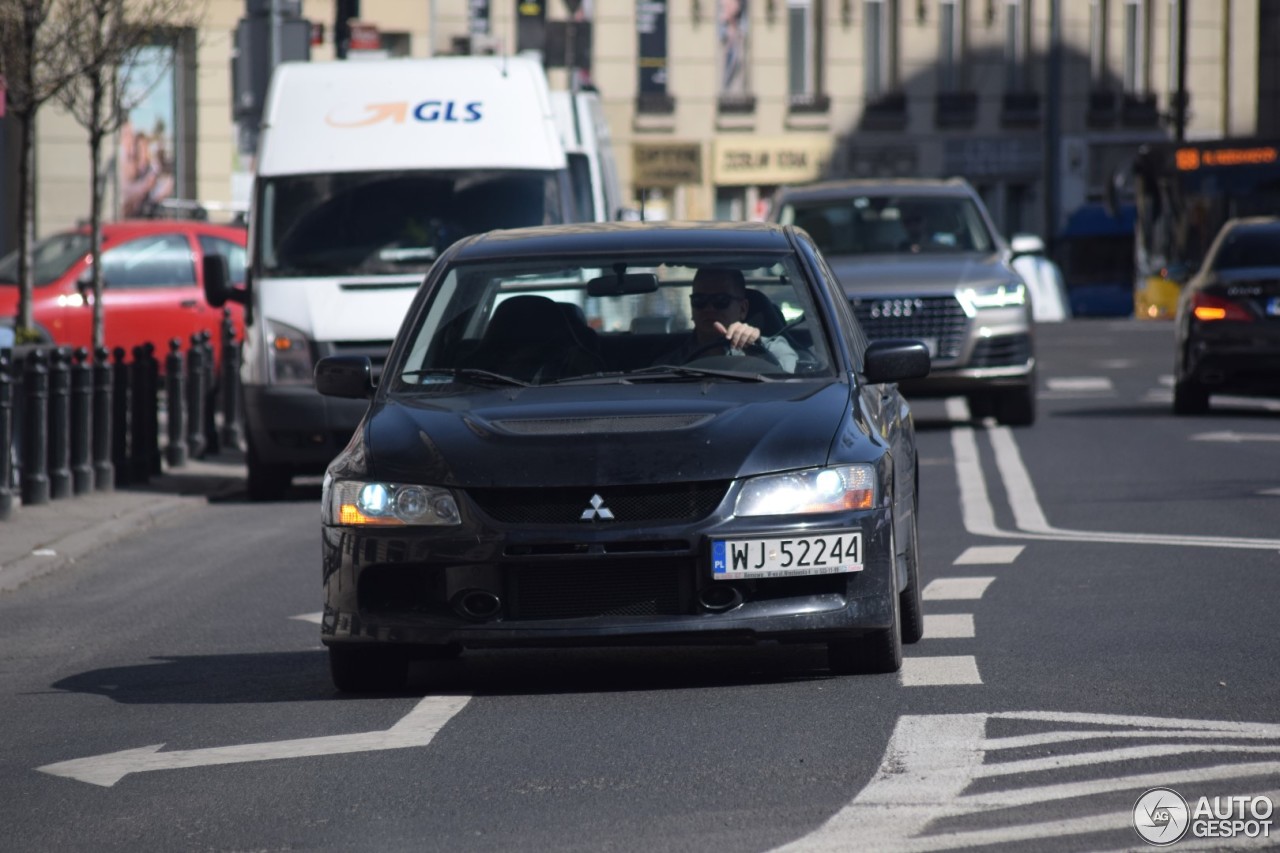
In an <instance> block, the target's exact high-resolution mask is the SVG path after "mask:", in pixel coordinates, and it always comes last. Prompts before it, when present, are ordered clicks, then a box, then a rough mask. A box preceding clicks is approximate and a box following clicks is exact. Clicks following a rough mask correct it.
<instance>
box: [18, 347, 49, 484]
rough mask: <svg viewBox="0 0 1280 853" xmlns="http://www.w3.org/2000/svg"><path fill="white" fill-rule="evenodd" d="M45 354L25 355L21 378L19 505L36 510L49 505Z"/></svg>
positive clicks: (33, 353) (47, 395)
mask: <svg viewBox="0 0 1280 853" xmlns="http://www.w3.org/2000/svg"><path fill="white" fill-rule="evenodd" d="M44 362H45V356H44V352H43V351H41V350H33V351H32V352H29V353H27V363H26V369H25V370H24V371H23V376H22V393H23V395H24V396H25V397H26V399H25V400H24V401H23V411H24V412H26V429H25V430H23V436H22V503H23V504H25V505H27V506H36V505H38V504H46V503H48V502H49V475H48V474H47V473H46V467H45V466H46V465H47V464H48V461H49V433H48V430H49V368H48V367H47V366H46V365H45V363H44Z"/></svg>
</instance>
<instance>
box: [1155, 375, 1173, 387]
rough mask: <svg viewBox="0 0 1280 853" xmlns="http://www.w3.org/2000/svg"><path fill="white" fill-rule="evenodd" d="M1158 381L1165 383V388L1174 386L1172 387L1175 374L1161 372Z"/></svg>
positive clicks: (1161, 383)
mask: <svg viewBox="0 0 1280 853" xmlns="http://www.w3.org/2000/svg"><path fill="white" fill-rule="evenodd" d="M1156 382H1157V383H1159V384H1160V385H1163V386H1164V387H1165V388H1172V387H1173V374H1172V373H1162V374H1160V376H1159V377H1157V379H1156Z"/></svg>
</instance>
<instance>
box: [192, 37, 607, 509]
mask: <svg viewBox="0 0 1280 853" xmlns="http://www.w3.org/2000/svg"><path fill="white" fill-rule="evenodd" d="M588 218H589V217H587V216H585V215H584V214H581V213H579V212H578V210H577V208H576V206H575V203H574V199H573V194H572V190H571V182H570V179H569V174H568V167H567V161H566V158H565V151H564V146H563V144H562V141H561V139H560V135H559V131H558V128H557V125H556V121H555V119H554V116H553V111H552V107H551V102H550V92H549V90H548V87H547V82H546V76H545V73H544V72H543V70H542V67H541V65H540V64H539V63H538V62H537V61H536V60H533V59H530V58H527V57H494V56H461V57H438V58H433V59H392V60H382V61H370V62H350V61H332V62H296V63H284V64H282V65H280V66H279V67H278V68H277V69H276V71H275V74H274V75H273V77H272V80H271V85H270V88H269V90H268V93H267V103H266V106H265V111H264V118H263V125H262V134H261V137H260V143H259V148H258V158H257V164H256V171H255V175H254V187H253V197H252V200H251V203H250V210H249V241H250V255H249V266H248V270H247V274H246V283H245V286H244V288H243V289H231V288H229V287H228V286H227V284H226V282H225V281H219V280H218V279H219V278H220V277H219V276H218V275H217V272H216V270H214V271H212V275H206V289H207V291H208V296H209V298H210V301H211V302H215V300H217V299H219V298H221V299H223V300H226V299H232V300H236V301H240V302H243V303H244V304H245V307H246V311H245V322H246V326H245V340H244V347H243V361H242V365H241V384H242V386H243V392H244V393H243V402H244V418H245V437H246V441H247V445H248V446H247V451H248V453H247V461H248V486H249V496H250V499H252V500H269V499H272V498H275V497H279V496H280V495H281V494H282V493H284V492H285V491H286V490H287V488H288V487H289V485H290V481H291V479H292V477H293V476H294V475H295V474H314V473H320V472H322V471H323V470H324V468H325V466H326V465H327V464H328V462H329V461H330V460H331V459H332V458H333V457H334V456H336V455H337V453H338V451H339V450H341V449H342V447H343V446H344V445H345V444H346V442H347V440H348V439H349V438H350V436H351V434H352V432H353V431H354V429H355V426H356V424H357V423H358V422H359V420H360V417H361V416H362V415H363V414H364V410H365V404H364V403H363V402H362V401H356V400H340V399H337V398H334V397H321V396H320V395H319V394H318V393H316V391H315V389H314V388H313V386H312V370H313V368H314V366H315V362H316V360H317V359H319V358H321V357H323V356H326V355H336V354H356V355H368V356H369V357H370V358H371V359H372V360H373V363H374V371H375V377H376V374H377V372H378V371H379V370H380V369H381V365H382V362H383V360H384V358H385V356H386V352H387V349H388V348H389V347H390V344H391V340H392V338H393V337H394V336H395V333H396V331H397V329H398V328H399V326H400V322H401V320H402V319H403V317H404V314H405V311H406V310H407V308H408V305H409V302H410V300H411V299H412V297H413V295H414V292H415V291H416V290H417V288H418V286H419V284H420V283H421V282H422V279H423V275H424V273H425V272H426V270H427V268H428V267H429V266H430V265H431V263H432V261H433V260H434V259H435V258H436V256H437V255H439V254H440V253H441V252H443V251H444V249H445V248H446V247H447V246H449V245H450V244H451V243H453V242H454V241H456V240H458V239H459V238H460V237H463V236H466V235H469V234H475V233H478V232H482V231H488V230H490V229H493V228H512V227H520V226H526V225H541V224H558V223H562V222H574V221H581V220H583V219H588ZM214 265H215V266H216V261H215V262H214Z"/></svg>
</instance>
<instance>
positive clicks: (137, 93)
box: [116, 45, 178, 219]
mask: <svg viewBox="0 0 1280 853" xmlns="http://www.w3.org/2000/svg"><path fill="white" fill-rule="evenodd" d="M174 53H175V51H174V48H173V47H172V46H171V45H153V46H149V47H142V48H139V49H138V50H136V51H135V52H134V53H133V55H132V56H131V57H130V58H129V59H128V60H126V61H125V62H123V63H121V66H120V80H121V84H122V86H123V87H124V92H123V98H122V102H123V103H124V104H125V105H126V106H127V107H128V110H129V115H128V118H127V119H126V120H125V122H124V124H123V125H121V127H120V138H119V139H120V142H119V144H120V147H119V149H118V150H117V152H116V166H117V173H118V180H119V184H118V186H119V193H118V196H117V198H118V207H119V211H118V217H119V218H121V219H128V218H130V217H140V216H154V215H156V213H157V212H158V210H159V206H160V203H161V202H162V201H164V200H165V199H167V198H172V197H173V196H174V194H175V186H174V184H175V179H176V175H177V174H178V172H177V170H176V168H175V167H176V165H177V163H176V160H177V152H176V151H175V150H174V133H173V129H174V127H175V125H176V117H177V107H176V105H177V98H176V96H175V85H174V73H175V72H174V65H175V56H174Z"/></svg>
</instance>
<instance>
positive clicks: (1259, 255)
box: [1213, 223, 1280, 270]
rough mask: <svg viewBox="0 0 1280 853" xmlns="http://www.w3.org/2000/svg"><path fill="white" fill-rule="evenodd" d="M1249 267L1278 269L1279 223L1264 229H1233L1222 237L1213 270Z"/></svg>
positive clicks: (1279, 265) (1279, 248) (1279, 255)
mask: <svg viewBox="0 0 1280 853" xmlns="http://www.w3.org/2000/svg"><path fill="white" fill-rule="evenodd" d="M1249 267H1280V223H1278V224H1277V225H1275V226H1272V227H1265V228H1248V227H1246V228H1235V229H1232V230H1231V231H1229V232H1228V233H1226V234H1224V235H1223V237H1222V244H1221V245H1220V246H1218V250H1217V252H1216V253H1215V255H1214V258H1213V268H1214V269H1215V270H1229V269H1246V268H1249Z"/></svg>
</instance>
